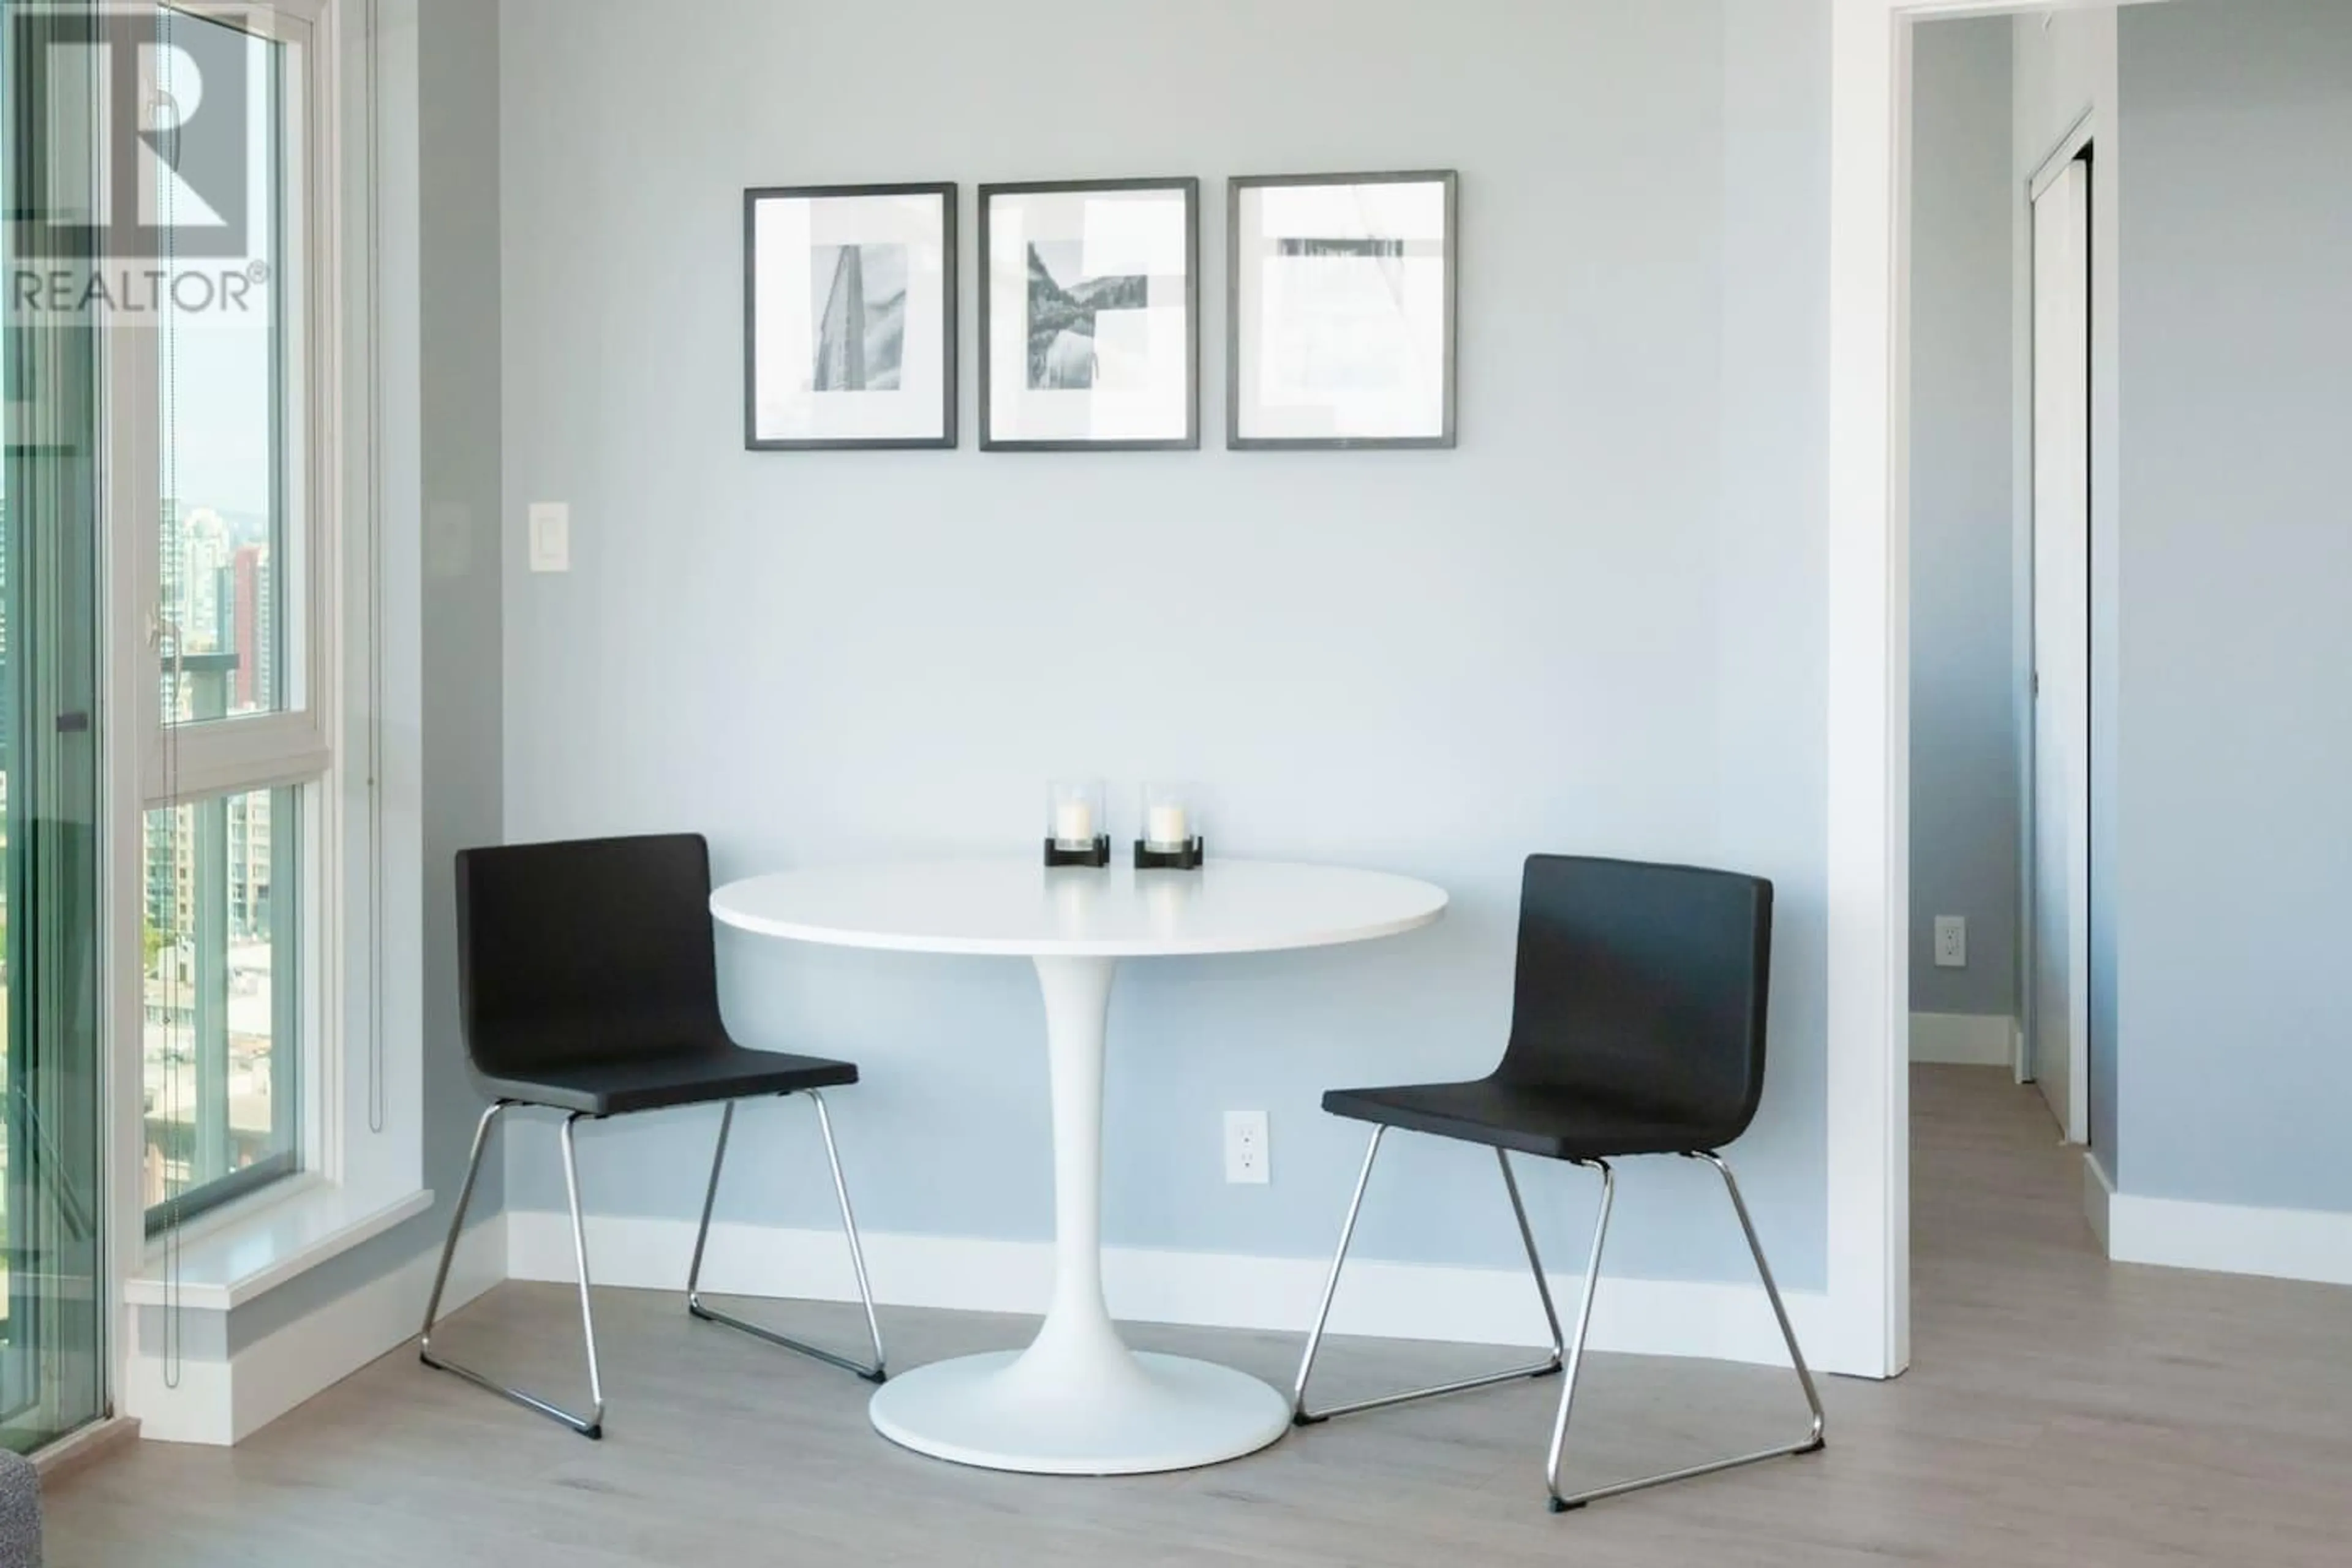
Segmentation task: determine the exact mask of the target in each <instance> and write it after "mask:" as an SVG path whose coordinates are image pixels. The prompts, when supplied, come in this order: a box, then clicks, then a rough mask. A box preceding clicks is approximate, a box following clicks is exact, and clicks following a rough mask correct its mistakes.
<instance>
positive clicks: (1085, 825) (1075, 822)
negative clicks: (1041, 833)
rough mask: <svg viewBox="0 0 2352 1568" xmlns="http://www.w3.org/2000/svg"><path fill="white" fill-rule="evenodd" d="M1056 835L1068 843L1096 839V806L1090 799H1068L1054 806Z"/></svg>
mask: <svg viewBox="0 0 2352 1568" xmlns="http://www.w3.org/2000/svg"><path fill="white" fill-rule="evenodd" d="M1054 837H1055V841H1057V842H1059V843H1062V844H1066V845H1072V846H1076V845H1091V844H1093V843H1094V841H1095V808H1094V805H1093V803H1092V802H1090V801H1084V800H1066V801H1064V802H1062V804H1061V805H1057V806H1055V808H1054Z"/></svg>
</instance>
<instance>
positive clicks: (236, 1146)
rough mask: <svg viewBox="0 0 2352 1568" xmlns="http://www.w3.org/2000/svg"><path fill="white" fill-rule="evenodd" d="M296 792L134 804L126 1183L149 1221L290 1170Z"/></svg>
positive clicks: (296, 964)
mask: <svg viewBox="0 0 2352 1568" xmlns="http://www.w3.org/2000/svg"><path fill="white" fill-rule="evenodd" d="M301 798H302V792H301V791H299V790H295V789H274V790H251V791H247V792H246V793H244V794H241V795H213V796H211V797H209V798H207V799H205V800H201V801H196V802H193V803H191V804H188V805H171V806H164V807H162V808H160V809H158V810H155V811H151V812H149V813H148V814H147V823H146V840H147V845H148V855H147V863H146V887H145V899H144V902H145V919H144V921H142V948H143V951H142V958H143V962H142V965H141V986H142V996H141V1002H142V1013H143V1026H142V1031H141V1041H142V1051H141V1055H142V1066H143V1069H144V1070H143V1072H142V1082H141V1084H140V1091H141V1095H142V1100H143V1101H144V1121H143V1130H144V1133H145V1140H144V1147H143V1150H142V1157H141V1170H140V1184H141V1189H142V1202H143V1203H144V1204H145V1205H146V1209H147V1215H148V1226H149V1228H150V1229H151V1230H155V1229H160V1228H162V1227H163V1226H164V1225H166V1224H169V1223H171V1222H172V1221H173V1219H174V1218H175V1217H178V1216H181V1215H184V1214H185V1213H186V1212H187V1211H188V1210H190V1209H191V1208H194V1207H196V1206H198V1205H202V1206H211V1205H216V1204H219V1203H223V1202H226V1201H227V1200H228V1199H229V1198H232V1197H235V1196H236V1195H237V1194H240V1193H245V1192H249V1191H251V1190H253V1189H254V1188H256V1187H258V1186H261V1185H264V1184H268V1183H269V1182H271V1181H273V1180H275V1179H277V1178H278V1177H279V1176H282V1175H286V1174H288V1173H291V1172H293V1171H294V1170H296V1169H297V1168H299V1161H300V1149H299V1144H298V1141H297V1131H298V1127H297V1120H298V1119H297V1114H296V1112H297V1108H298V1103H299V1101H298V1099H297V1096H298V1094H299V1087H298V1086H299V1078H298V1075H299V1070H300V1066H301V1052H300V1049H299V1038H300V1034H301V1026H300V1020H299V1016H297V1014H296V1012H295V1004H296V1003H297V1002H298V1001H299V984H298V983H297V982H298V980H299V975H300V974H301V972H302V942H301V939H300V924H299V914H300V910H301V907H302V897H301V893H302V880H301V865H300V861H301V855H300V851H299V845H300V843H301V834H300V827H301V824H300V821H299V814H300V811H301ZM280 975H284V976H286V977H287V979H288V981H289V984H285V985H283V986H281V985H278V984H276V981H277V978H278V976H280Z"/></svg>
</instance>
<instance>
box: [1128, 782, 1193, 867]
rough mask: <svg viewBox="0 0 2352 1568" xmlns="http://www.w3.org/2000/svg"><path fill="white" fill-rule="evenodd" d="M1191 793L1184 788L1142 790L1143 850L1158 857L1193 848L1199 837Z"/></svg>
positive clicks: (1170, 786)
mask: <svg viewBox="0 0 2352 1568" xmlns="http://www.w3.org/2000/svg"><path fill="white" fill-rule="evenodd" d="M1195 815H1196V814H1195V813H1194V811H1193V807H1192V792H1191V791H1190V790H1188V789H1186V788H1185V787H1184V786H1183V785H1182V784H1145V785H1144V786H1143V818H1142V819H1143V847H1145V848H1146V849H1149V850H1151V851H1152V852H1153V853H1155V854H1160V855H1168V854H1173V853H1174V852H1176V851H1177V850H1179V849H1187V848H1190V847H1192V840H1193V839H1194V838H1195V837H1198V836H1199V833H1200V825H1199V823H1198V822H1197V821H1196V820H1195Z"/></svg>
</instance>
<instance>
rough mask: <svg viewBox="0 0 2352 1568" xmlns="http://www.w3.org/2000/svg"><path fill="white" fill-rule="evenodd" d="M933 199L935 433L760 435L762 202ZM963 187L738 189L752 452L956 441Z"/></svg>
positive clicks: (919, 447)
mask: <svg viewBox="0 0 2352 1568" xmlns="http://www.w3.org/2000/svg"><path fill="white" fill-rule="evenodd" d="M919 195H928V196H933V197H936V198H938V200H939V204H940V254H941V261H942V264H941V267H940V289H941V295H940V423H939V430H938V432H937V434H934V435H923V436H856V437H762V436H761V434H760V338H759V322H760V272H759V217H760V206H761V203H763V202H771V201H824V200H830V199H837V198H842V197H856V196H919ZM960 207H961V188H960V187H959V186H958V185H957V184H955V183H954V182H952V181H934V182H924V183H913V184H878V185H760V186H753V187H751V188H749V189H747V190H745V191H744V193H743V446H744V448H745V449H746V450H747V451H753V452H855V451H926V450H929V451H940V450H952V449H953V448H954V447H956V446H957V444H958V441H959V436H958V431H957V428H956V415H957V409H958V403H959V399H958V393H959V390H960V374H959V370H958V358H957V356H958V354H959V353H960V352H961V342H960V338H961V331H960V328H959V325H958V316H957V299H956V295H957V289H958V287H959V284H960V282H961V277H962V272H963V258H962V251H961V247H959V245H958V242H957V237H956V222H957V218H958V216H959V208H960Z"/></svg>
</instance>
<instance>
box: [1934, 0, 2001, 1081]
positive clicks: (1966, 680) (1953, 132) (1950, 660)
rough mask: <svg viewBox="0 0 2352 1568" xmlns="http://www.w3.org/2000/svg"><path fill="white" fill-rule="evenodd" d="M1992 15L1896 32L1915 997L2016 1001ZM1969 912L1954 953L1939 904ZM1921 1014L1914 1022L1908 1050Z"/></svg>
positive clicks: (1997, 40)
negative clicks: (1938, 959)
mask: <svg viewBox="0 0 2352 1568" xmlns="http://www.w3.org/2000/svg"><path fill="white" fill-rule="evenodd" d="M2010 37H2011V22H2010V20H2009V18H2007V17H1977V18H1971V19H1969V20H1964V21H1948V22H1931V23H1927V24H1925V25H1923V26H1920V27H1919V29H1918V31H1917V32H1916V34H1915V35H1914V37H1913V44H1912V121H1911V176H1912V178H1911V1006H1912V1009H1913V1011H1914V1012H1915V1013H1926V1014H1937V1015H1960V1016H1969V1017H1974V1018H1981V1019H1987V1020H1990V1021H1991V1026H1990V1028H1989V1029H1980V1030H1978V1031H1977V1033H1979V1034H1981V1035H1986V1036H1989V1037H1990V1039H1991V1041H1992V1042H1993V1043H1994V1044H1995V1045H1996V1046H1998V1047H1999V1048H2000V1050H2001V1052H2002V1054H2003V1058H2004V1059H2005V1058H2006V1053H2007V1050H2008V1044H2009V1041H2008V1026H2007V1022H2006V1020H2008V1019H2009V1018H2011V1016H2014V1015H2015V1013H2016V1012H2017V941H2018V932H2017V914H2018V836H2019V831H2020V827H2019V806H2018V793H2019V792H2018V785H2019V765H2020V764H2019V756H2018V741H2017V715H2016V710H2015V706H2014V704H2015V693H2016V685H2017V679H2016V648H2015V617H2014V615H2013V611H2012V605H2013V602H2014V599H2015V588H2016V584H2015V574H2016V551H2015V535H2014V527H2013V524H2014V520H2015V517H2016V497H2015V494H2014V479H2015V476H2014V474H2013V472H2012V468H2011V444H2012V442H2013V440H2014V429H2013V426H2012V419H2013V410H2014V405H2013V403H2012V395H2013V387H2012V383H2013V379H2014V374H2013V373H2014V369H2015V366H2014V363H2013V360H2014V355H2013V353H2012V352H2011V351H2012V345H2011V337H2010V330H2011V285H2012V279H2011V254H2010V241H2011V234H2010V228H2011V209H2012V208H2013V207H2015V206H2016V205H2017V202H2018V195H2017V193H2018V190H2019V186H2018V184H2016V182H2015V181H2014V179H2013V176H2012V172H2011V163H2012V161H2013V155H2012V153H2011V103H2010V75H2011V62H2010V53H2011V46H2010ZM1938 915H1959V916H1963V917H1965V918H1966V919H1967V921H1968V922H1969V927H1968V935H1969V953H1968V958H1969V963H1968V967H1967V968H1965V969H1939V968H1937V966H1936V963H1935V921H1936V917H1937V916H1938ZM1933 1032H1934V1031H1933V1030H1932V1029H1931V1028H1930V1027H1928V1026H1925V1025H1924V1024H1923V1025H1916V1026H1914V1031H1913V1040H1912V1043H1913V1047H1914V1051H1915V1054H1917V1053H1918V1050H1919V1047H1923V1046H1925V1045H1927V1044H1928V1043H1929V1040H1928V1037H1929V1036H1930V1035H1931V1034H1932V1033H1933Z"/></svg>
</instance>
